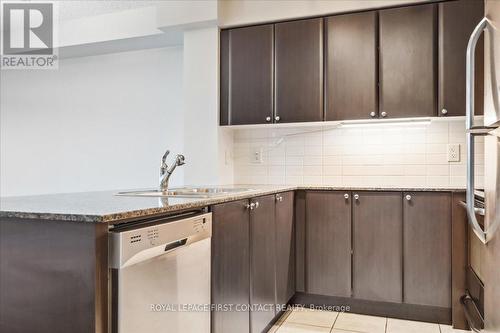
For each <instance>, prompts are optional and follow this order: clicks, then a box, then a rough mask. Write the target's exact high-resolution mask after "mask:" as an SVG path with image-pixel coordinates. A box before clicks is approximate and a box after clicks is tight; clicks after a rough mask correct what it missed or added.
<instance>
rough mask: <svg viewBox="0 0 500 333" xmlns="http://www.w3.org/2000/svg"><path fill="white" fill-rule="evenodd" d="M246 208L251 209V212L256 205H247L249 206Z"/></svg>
mask: <svg viewBox="0 0 500 333" xmlns="http://www.w3.org/2000/svg"><path fill="white" fill-rule="evenodd" d="M246 208H247V209H250V210H254V208H255V204H254V203H253V202H252V203H250V204H247V205H246Z"/></svg>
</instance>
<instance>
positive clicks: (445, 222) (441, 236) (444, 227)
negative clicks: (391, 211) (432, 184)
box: [403, 192, 451, 308]
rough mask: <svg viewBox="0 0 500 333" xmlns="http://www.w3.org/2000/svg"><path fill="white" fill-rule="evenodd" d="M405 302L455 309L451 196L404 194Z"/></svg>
mask: <svg viewBox="0 0 500 333" xmlns="http://www.w3.org/2000/svg"><path fill="white" fill-rule="evenodd" d="M403 208H404V219H403V221H404V301H405V303H410V304H420V305H430V306H438V307H446V308H449V307H451V209H450V208H451V194H450V193H431V192H418V193H404V198H403Z"/></svg>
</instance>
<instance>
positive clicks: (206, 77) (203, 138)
mask: <svg viewBox="0 0 500 333" xmlns="http://www.w3.org/2000/svg"><path fill="white" fill-rule="evenodd" d="M218 45H219V31H218V29H217V28H216V27H213V28H206V29H197V30H191V31H187V32H185V33H184V80H183V85H184V90H183V100H184V103H183V105H184V116H185V128H184V138H185V139H184V143H185V153H186V158H187V159H188V161H190V163H187V165H186V166H185V183H186V184H190V185H202V184H205V185H212V184H231V183H232V182H233V167H232V164H231V161H230V159H229V158H228V161H227V163H226V159H225V155H226V152H227V154H228V155H229V154H230V152H232V132H231V131H230V130H229V131H228V130H225V129H223V128H220V127H219V126H218V124H219V98H218V96H219V95H218V78H219V51H218Z"/></svg>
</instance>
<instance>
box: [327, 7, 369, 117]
mask: <svg viewBox="0 0 500 333" xmlns="http://www.w3.org/2000/svg"><path fill="white" fill-rule="evenodd" d="M377 23H378V22H377V12H375V11H371V12H364V13H356V14H346V15H338V16H332V17H328V18H326V19H325V25H326V29H325V31H326V35H325V49H326V60H325V66H326V70H325V72H326V77H325V80H326V87H325V94H326V111H325V120H347V119H362V118H375V117H377V118H378V73H377V70H378V63H377V61H378V52H377V29H378V24H377Z"/></svg>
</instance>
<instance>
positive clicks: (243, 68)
mask: <svg viewBox="0 0 500 333" xmlns="http://www.w3.org/2000/svg"><path fill="white" fill-rule="evenodd" d="M273 39H274V26H273V25H272V24H268V25H261V26H253V27H246V28H238V29H230V30H224V31H222V33H221V125H244V124H263V123H266V122H272V117H273V42H274V41H273Z"/></svg>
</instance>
